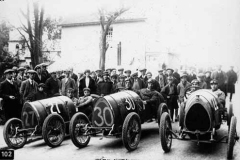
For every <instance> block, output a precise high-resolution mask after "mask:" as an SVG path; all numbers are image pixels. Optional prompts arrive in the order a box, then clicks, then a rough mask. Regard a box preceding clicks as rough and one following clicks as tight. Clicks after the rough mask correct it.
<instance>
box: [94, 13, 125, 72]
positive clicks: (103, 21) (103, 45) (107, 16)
mask: <svg viewBox="0 0 240 160" xmlns="http://www.w3.org/2000/svg"><path fill="white" fill-rule="evenodd" d="M127 10H128V9H125V8H121V9H119V10H118V11H115V12H113V13H105V12H104V10H103V9H101V10H99V11H98V12H99V15H100V26H101V37H100V44H99V47H100V61H99V68H100V69H102V70H104V69H105V60H106V52H107V49H108V43H107V34H108V31H109V28H110V26H111V25H112V23H113V22H114V21H115V20H116V19H117V18H118V17H119V16H120V15H121V14H123V13H124V12H126V11H127Z"/></svg>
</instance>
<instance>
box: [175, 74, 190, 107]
mask: <svg viewBox="0 0 240 160" xmlns="http://www.w3.org/2000/svg"><path fill="white" fill-rule="evenodd" d="M187 76H188V75H187V73H186V72H183V73H181V75H180V78H181V82H180V83H179V84H178V85H177V91H178V100H179V102H180V103H183V102H184V96H185V90H186V89H187V88H188V87H190V86H191V83H189V82H188V81H187Z"/></svg>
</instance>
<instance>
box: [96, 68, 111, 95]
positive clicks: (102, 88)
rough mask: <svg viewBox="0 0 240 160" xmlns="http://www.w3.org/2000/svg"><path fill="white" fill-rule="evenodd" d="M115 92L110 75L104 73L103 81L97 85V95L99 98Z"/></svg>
mask: <svg viewBox="0 0 240 160" xmlns="http://www.w3.org/2000/svg"><path fill="white" fill-rule="evenodd" d="M112 92H113V83H112V81H111V80H110V79H109V73H108V72H106V71H105V72H103V81H101V82H99V83H98V84H97V94H98V95H99V96H105V95H109V94H111V93H112Z"/></svg>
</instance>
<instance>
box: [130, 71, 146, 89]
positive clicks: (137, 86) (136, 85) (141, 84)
mask: <svg viewBox="0 0 240 160" xmlns="http://www.w3.org/2000/svg"><path fill="white" fill-rule="evenodd" d="M132 77H133V84H132V89H133V90H140V89H142V88H145V83H144V82H143V81H142V80H141V79H140V78H138V72H135V73H133V74H132Z"/></svg>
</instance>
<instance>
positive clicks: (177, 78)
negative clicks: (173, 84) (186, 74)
mask: <svg viewBox="0 0 240 160" xmlns="http://www.w3.org/2000/svg"><path fill="white" fill-rule="evenodd" d="M172 76H173V77H175V78H176V80H177V84H178V83H180V80H181V78H180V75H179V73H178V69H177V68H175V70H174V71H173V74H172Z"/></svg>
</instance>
